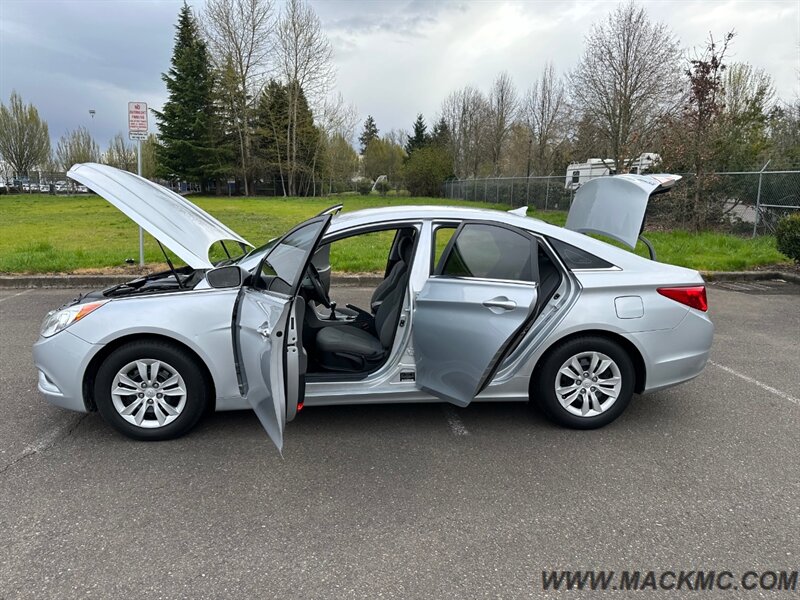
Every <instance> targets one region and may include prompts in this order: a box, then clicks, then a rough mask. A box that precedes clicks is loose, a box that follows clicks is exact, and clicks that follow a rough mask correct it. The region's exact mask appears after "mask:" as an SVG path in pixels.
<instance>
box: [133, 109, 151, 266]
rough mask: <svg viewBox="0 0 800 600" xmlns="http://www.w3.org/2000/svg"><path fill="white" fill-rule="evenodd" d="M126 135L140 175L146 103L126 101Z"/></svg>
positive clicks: (141, 262) (141, 238)
mask: <svg viewBox="0 0 800 600" xmlns="http://www.w3.org/2000/svg"><path fill="white" fill-rule="evenodd" d="M128 137H129V138H130V139H132V140H136V158H137V160H136V162H137V167H138V168H137V169H136V171H137V172H138V173H139V177H141V176H142V140H146V139H147V103H146V102H128ZM139 266H140V267H143V266H144V231H143V230H142V228H141V227H139Z"/></svg>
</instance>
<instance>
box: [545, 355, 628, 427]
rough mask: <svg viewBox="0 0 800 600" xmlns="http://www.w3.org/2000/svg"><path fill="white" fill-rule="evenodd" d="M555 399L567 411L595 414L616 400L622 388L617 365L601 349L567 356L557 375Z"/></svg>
mask: <svg viewBox="0 0 800 600" xmlns="http://www.w3.org/2000/svg"><path fill="white" fill-rule="evenodd" d="M555 390H556V398H557V399H558V401H559V403H560V404H561V406H562V407H563V408H564V410H566V411H567V412H569V413H571V414H573V415H575V416H578V417H596V416H597V415H600V414H602V413H604V412H606V411H607V410H608V409H609V408H611V406H612V405H613V404H614V402H616V400H617V398H618V397H619V394H620V391H621V390H622V376H621V374H620V369H619V366H617V363H615V362H614V361H613V360H612V359H611V358H609V357H608V356H606V355H605V354H603V353H601V352H581V353H579V354H575V355H573V356H572V357H570V358H569V359H567V360H566V361H565V362H564V364H563V365H561V368H560V369H559V370H558V373H557V374H556V381H555Z"/></svg>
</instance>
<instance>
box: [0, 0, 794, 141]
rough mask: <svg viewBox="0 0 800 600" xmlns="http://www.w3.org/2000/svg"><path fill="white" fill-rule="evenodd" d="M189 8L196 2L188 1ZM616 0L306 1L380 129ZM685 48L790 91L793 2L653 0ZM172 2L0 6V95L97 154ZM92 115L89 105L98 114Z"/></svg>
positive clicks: (164, 63)
mask: <svg viewBox="0 0 800 600" xmlns="http://www.w3.org/2000/svg"><path fill="white" fill-rule="evenodd" d="M190 4H191V5H192V6H194V7H195V9H196V10H199V9H200V8H201V7H202V0H199V1H192V2H190ZM615 4H616V3H615V2H584V1H574V2H567V1H560V2H534V1H530V2H499V1H498V2H477V1H474V2H469V1H461V2H447V3H445V2H432V1H424V0H411V1H409V0H397V1H389V0H386V1H380V2H379V1H373V2H369V1H364V0H312V5H313V6H314V7H315V9H316V10H317V12H318V14H319V16H320V18H321V19H322V21H323V23H324V25H325V28H326V30H327V33H328V35H329V36H330V39H331V42H332V43H333V47H334V50H335V64H336V69H337V80H336V88H337V90H338V91H340V92H341V93H342V94H343V95H344V97H345V99H346V100H347V101H348V102H351V103H353V104H354V105H355V106H356V107H357V109H358V113H359V115H360V118H361V119H362V120H363V118H364V117H366V115H367V114H372V115H373V116H374V117H375V119H376V121H377V124H378V128H379V129H380V130H381V131H388V130H389V129H392V128H404V129H410V126H411V123H412V121H413V119H414V117H415V116H416V114H417V112H422V113H423V114H424V115H425V116H426V118H427V120H428V122H431V121H433V119H434V118H435V117H436V114H437V111H438V109H439V105H440V104H441V101H442V99H443V98H444V97H445V96H446V95H447V94H448V93H449V92H450V91H452V90H453V89H455V88H458V87H461V86H463V85H465V84H468V83H469V84H473V85H476V86H479V87H481V88H483V89H486V88H487V87H488V86H489V85H490V83H491V81H492V79H493V78H494V76H495V75H496V74H497V73H498V72H499V71H501V70H503V69H505V70H507V71H509V73H510V74H511V75H512V76H513V78H514V81H515V82H516V84H517V87H518V88H520V89H524V88H527V87H528V86H529V85H530V83H531V82H532V81H533V80H534V79H535V78H536V77H537V75H538V74H539V72H540V71H541V68H542V66H543V64H544V63H545V62H546V61H548V60H552V61H554V63H555V65H556V68H557V69H558V70H559V71H560V72H566V71H568V70H569V69H571V68H572V67H573V65H574V64H575V62H576V61H577V60H578V58H579V56H580V54H581V52H582V48H583V37H584V35H585V34H586V33H587V32H588V30H589V28H590V26H591V24H592V23H593V22H595V21H597V20H599V19H602V18H603V17H604V16H605V15H606V14H607V12H608V11H609V10H610V9H612V8H613V7H614V6H615ZM643 4H644V5H645V6H646V8H647V11H648V13H649V14H650V16H651V18H653V19H654V20H659V21H663V22H665V23H667V24H668V25H669V26H670V27H671V28H672V30H673V31H674V33H675V34H676V36H677V37H678V38H679V39H680V42H681V45H682V46H683V47H685V48H691V47H695V46H699V45H702V43H703V40H704V39H705V38H706V37H707V36H708V33H709V32H713V33H714V34H715V35H717V36H721V35H722V34H723V33H725V32H726V31H729V30H731V29H735V30H736V32H737V37H736V40H735V42H734V45H733V51H732V53H731V57H732V59H733V60H737V61H744V62H749V63H751V64H753V65H755V66H757V67H762V68H764V69H765V70H767V71H768V72H769V73H770V74H771V75H772V77H773V79H774V82H775V87H776V90H777V92H778V94H779V96H781V97H783V98H785V99H790V98H794V97H797V96H798V94H800V84H799V82H798V80H799V78H800V1H799V0H772V1H769V0H759V1H749V2H742V1H734V0H730V1H709V0H682V1H674V0H673V1H650V2H644V3H643ZM180 5H181V2H179V1H173V0H159V1H147V0H139V1H127V0H69V1H67V0H64V1H53V0H0V97H2V99H3V101H4V102H7V101H8V97H9V95H10V93H11V90H12V89H15V90H17V91H18V92H19V93H20V94H22V96H23V98H24V100H25V101H26V102H33V103H34V104H35V105H36V106H37V107H38V108H39V112H40V114H41V115H42V116H43V117H44V118H45V119H46V120H47V122H48V124H49V126H50V134H51V137H52V138H53V139H54V140H55V139H57V138H58V137H59V136H60V135H61V134H62V133H64V132H65V131H66V130H68V129H72V128H75V127H77V126H79V125H85V126H87V127H89V128H90V131H91V132H92V134H93V135H94V136H95V137H96V138H97V140H98V142H99V143H100V145H101V147H103V148H104V147H105V146H106V145H107V143H108V140H109V139H110V138H111V137H112V136H113V135H114V134H115V133H116V132H118V131H123V130H125V129H126V127H127V122H126V110H127V102H128V101H129V100H137V101H145V102H148V103H149V104H150V106H151V107H159V106H160V105H161V104H162V103H163V102H164V100H165V88H164V85H163V82H162V81H161V73H162V72H163V71H165V70H166V69H167V67H168V65H169V60H170V56H171V52H172V44H173V33H174V29H173V27H174V23H175V21H176V17H177V13H178V10H179V8H180ZM89 109H95V110H96V116H95V117H94V119H91V118H90V117H89Z"/></svg>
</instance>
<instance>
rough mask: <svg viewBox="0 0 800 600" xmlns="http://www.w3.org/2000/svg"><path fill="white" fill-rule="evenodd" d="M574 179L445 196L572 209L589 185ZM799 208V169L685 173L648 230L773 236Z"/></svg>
mask: <svg viewBox="0 0 800 600" xmlns="http://www.w3.org/2000/svg"><path fill="white" fill-rule="evenodd" d="M586 181H587V179H586V178H585V177H584V178H582V179H581V181H579V182H576V181H575V180H574V179H573V178H572V177H566V176H553V177H494V178H485V179H454V180H451V181H447V182H445V183H444V187H443V194H444V196H445V197H446V198H453V199H460V200H471V201H475V202H488V203H496V204H504V205H507V206H511V207H512V208H517V207H520V206H526V205H527V206H529V207H530V208H532V209H537V210H563V211H566V210H569V208H570V206H571V205H572V199H573V198H574V196H575V191H576V190H577V189H578V188H579V187H580V185H582V184H583V183H585V182H586ZM797 210H800V171H754V172H735V173H734V172H732V173H710V174H706V175H703V176H697V175H695V174H692V173H684V174H682V179H681V180H680V181H679V182H678V183H677V184H676V185H675V186H674V188H673V189H672V191H671V192H670V193H669V194H662V195H658V196H655V197H654V198H653V199H652V200H651V202H650V204H649V206H648V216H647V219H648V227H650V228H654V227H655V228H677V229H693V230H705V229H717V230H722V231H729V232H732V233H751V234H752V235H756V234H758V233H772V232H773V231H774V229H775V226H776V225H777V222H778V221H779V220H780V219H781V218H782V217H783V216H785V215H787V214H790V213H791V212H793V211H797Z"/></svg>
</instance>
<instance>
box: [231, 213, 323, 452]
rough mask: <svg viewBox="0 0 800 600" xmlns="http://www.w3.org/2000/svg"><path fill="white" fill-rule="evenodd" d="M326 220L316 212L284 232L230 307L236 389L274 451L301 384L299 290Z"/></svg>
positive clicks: (302, 355)
mask: <svg viewBox="0 0 800 600" xmlns="http://www.w3.org/2000/svg"><path fill="white" fill-rule="evenodd" d="M330 220H331V216H330V215H323V216H320V217H315V218H314V219H311V220H309V221H306V222H305V223H302V224H301V225H299V226H297V227H295V228H294V229H293V230H292V231H290V232H289V233H287V234H286V235H285V236H284V237H283V238H282V239H281V240H280V241H279V242H278V243H277V244H276V245H275V246H274V247H273V248H272V250H270V252H269V253H268V254H267V255H266V256H265V257H264V259H263V260H262V261H261V264H260V265H259V266H258V268H257V269H256V270H255V273H254V274H253V277H252V282H251V283H250V285H249V286H245V287H242V289H241V290H240V292H239V297H238V299H237V302H236V306H235V308H234V313H233V327H232V329H233V342H234V355H235V358H236V372H237V376H238V378H239V391H240V393H241V394H242V396H244V397H245V398H247V401H248V402H249V403H250V405H251V406H252V407H253V410H254V411H255V413H256V415H258V419H259V420H260V421H261V424H262V425H263V427H264V429H265V430H266V432H267V435H269V437H270V439H271V440H272V441H273V442H274V443H275V445H276V446H277V448H278V450H283V431H284V428H285V426H286V423H287V422H289V421H291V420H292V419H294V417H295V414H296V413H297V408H298V405H300V404H301V403H302V402H303V392H304V389H305V373H306V365H307V357H306V353H305V350H304V349H303V343H302V340H303V336H302V327H303V316H304V314H305V302H304V300H303V299H302V298H300V297H299V296H298V295H297V291H298V289H299V288H300V283H301V280H302V278H303V276H304V273H305V271H306V269H307V267H308V263H309V261H310V259H311V256H312V254H313V253H314V251H315V250H316V248H317V246H318V244H319V241H320V239H321V238H322V235H323V234H324V233H325V229H326V228H327V226H328V223H329V222H330Z"/></svg>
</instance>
